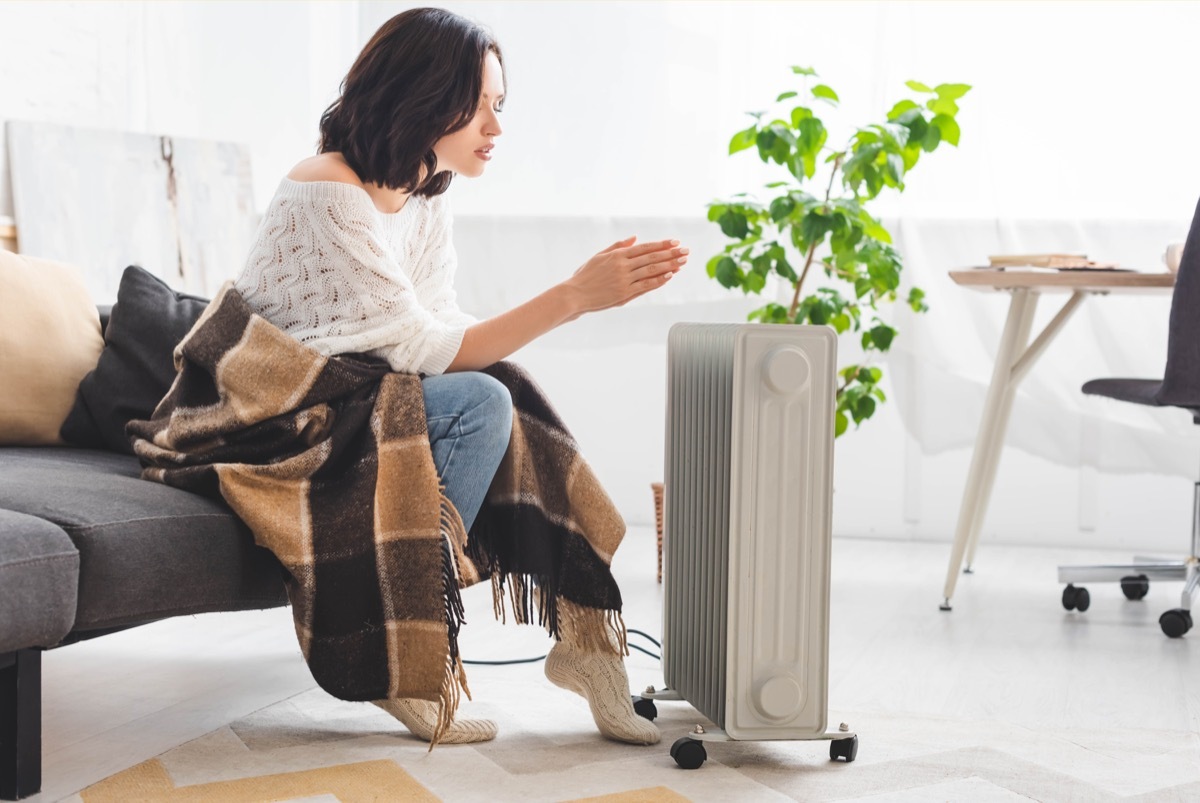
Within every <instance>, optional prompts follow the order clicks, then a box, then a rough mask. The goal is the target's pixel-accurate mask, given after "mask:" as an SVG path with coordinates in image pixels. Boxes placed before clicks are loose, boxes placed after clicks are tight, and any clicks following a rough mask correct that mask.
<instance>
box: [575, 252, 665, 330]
mask: <svg viewBox="0 0 1200 803" xmlns="http://www.w3.org/2000/svg"><path fill="white" fill-rule="evenodd" d="M636 239H637V236H636V235H635V236H633V237H630V238H628V239H625V240H620V241H618V242H615V243H613V244H612V245H610V246H609V247H608V248H605V249H604V250H603V251H601V252H600V253H598V254H596V255H595V256H594V257H592V258H591V259H589V260H588V261H587V262H585V263H584V264H583V265H582V266H581V267H580V268H579V270H577V271H575V274H574V275H573V276H572V277H571V278H570V279H567V280H566V281H565V282H563V284H564V285H566V286H567V287H570V288H571V290H572V291H573V293H574V294H575V297H576V299H577V305H578V311H577V312H576V313H575V314H574V315H572V316H571V317H570V318H568V319H567V320H568V321H573V320H575V319H576V318H578V317H579V316H580V315H582V314H583V313H585V312H598V311H599V310H602V309H608V308H610V307H620V306H624V305H625V304H626V303H628V302H629V301H631V300H633V299H635V298H637V297H638V296H640V295H643V294H644V293H648V292H650V291H651V290H656V289H658V288H659V287H662V286H663V285H664V284H666V283H667V282H668V281H670V279H671V277H672V276H674V275H675V274H676V273H677V272H678V271H679V270H680V269H681V268H682V267H683V266H684V265H685V264H687V254H688V249H687V248H685V247H683V246H680V245H679V241H678V240H660V241H658V242H653V243H642V244H641V245H633V241H634V240H636Z"/></svg>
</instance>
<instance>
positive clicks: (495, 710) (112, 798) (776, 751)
mask: <svg viewBox="0 0 1200 803" xmlns="http://www.w3.org/2000/svg"><path fill="white" fill-rule="evenodd" d="M530 669H536V670H537V671H539V672H540V665H539V666H536V667H497V668H487V669H486V670H485V669H484V668H481V667H475V668H474V675H475V677H476V678H477V680H476V683H475V684H474V685H476V686H478V690H477V691H476V699H477V701H476V702H468V703H464V707H463V713H464V715H473V716H485V717H491V718H493V719H495V720H496V721H497V722H498V724H499V726H500V731H501V732H500V735H499V737H498V738H497V739H496V740H495V741H493V742H487V743H483V744H479V745H441V746H439V747H437V748H435V749H434V750H433V751H432V752H427V745H426V744H425V743H423V742H420V741H418V740H417V739H415V738H414V737H412V736H410V735H409V734H408V733H407V732H406V731H405V730H404V729H403V727H402V726H400V725H398V724H393V722H392V720H391V719H390V718H389V717H388V716H387V715H386V714H385V713H383V712H382V711H380V710H379V709H376V708H374V707H373V706H369V705H365V704H352V703H344V702H340V701H338V700H334V699H332V698H331V697H329V696H328V695H327V694H325V693H324V692H322V691H320V690H312V691H308V692H304V693H302V694H299V695H296V696H295V697H292V698H291V699H288V700H285V701H283V702H280V703H277V704H275V705H272V706H269V707H267V708H264V709H263V710H261V711H259V712H257V713H255V714H253V715H251V716H249V717H245V718H243V719H240V720H238V721H236V722H233V723H232V724H230V725H229V726H227V727H223V728H219V729H217V730H215V731H213V732H212V733H209V734H207V735H206V736H203V737H201V738H199V739H196V740H193V741H191V742H189V743H187V744H184V745H182V746H180V747H178V748H176V749H174V750H170V751H168V752H166V753H164V754H162V755H161V756H158V757H157V758H155V759H152V760H150V761H147V762H144V763H142V764H139V765H137V766H135V767H132V768H130V769H128V770H125V771H124V772H121V773H118V774H117V775H114V776H112V777H110V778H108V779H106V780H104V781H102V782H100V783H98V784H95V785H93V786H91V787H89V788H88V789H85V790H83V792H82V793H81V794H80V795H77V796H73V797H72V798H69V799H70V800H80V801H85V802H86V803H117V801H132V800H146V801H151V800H162V801H197V800H214V801H265V800H340V801H367V800H413V801H425V800H430V801H432V800H447V801H475V800H478V801H485V800H486V801H496V800H528V801H561V800H579V799H595V800H605V801H642V800H646V801H650V800H655V801H658V800H661V801H675V800H697V801H701V800H721V801H726V800H728V801H757V800H762V801H777V800H904V801H911V800H972V801H993V800H994V801H1007V800H1022V799H1031V800H1080V801H1083V800H1087V801H1102V800H1147V801H1150V800H1154V801H1162V800H1181V801H1182V800H1197V799H1200V778H1198V776H1200V771H1198V769H1197V768H1198V767H1200V737H1197V736H1196V734H1180V733H1178V732H1167V731H1152V730H1146V731H1135V732H1130V731H1119V732H1118V731H1096V730H1089V731H1070V730H1067V731H1053V730H1036V729H1030V728H1026V727H1021V726H1016V725H1009V724H1004V723H999V722H978V721H956V720H946V719H937V718H932V717H922V716H915V715H914V716H905V715H897V714H871V713H866V712H854V713H846V712H843V713H842V714H840V716H841V717H842V718H843V719H845V720H847V721H848V722H850V723H852V727H854V728H855V730H857V731H858V732H859V733H860V734H861V736H860V739H861V742H860V748H859V758H858V760H857V761H855V762H854V763H852V764H844V763H841V762H831V761H829V759H828V748H827V744H826V743H824V742H730V743H709V744H708V745H707V748H708V761H706V762H705V764H704V765H703V766H702V767H701V768H700V769H698V770H691V771H689V770H682V769H680V768H678V767H677V766H676V765H675V763H674V761H673V760H672V759H671V758H670V756H669V754H668V750H669V746H670V744H671V742H673V741H674V740H675V739H677V738H679V737H680V736H682V735H684V734H685V733H687V732H688V731H689V730H690V729H691V728H692V727H693V726H694V724H695V723H696V722H704V719H703V718H702V717H700V715H699V714H698V713H697V712H696V711H695V709H693V708H692V707H691V706H689V705H687V704H686V703H680V702H676V703H667V702H664V703H660V704H659V718H658V720H657V722H658V724H659V725H660V727H661V728H662V730H663V741H662V742H661V743H660V744H658V745H654V746H650V747H634V746H629V745H622V744H619V743H615V742H610V741H608V740H605V739H603V738H602V737H600V736H599V735H598V734H597V733H595V732H594V730H593V729H592V728H591V723H590V719H589V715H588V711H587V706H586V703H584V701H583V700H582V699H578V698H574V697H573V696H572V695H570V694H569V693H566V692H562V693H560V692H561V690H559V689H556V688H553V687H551V686H550V685H549V684H548V683H546V682H545V681H541V682H538V681H539V680H540V678H539V677H536V676H531V675H534V674H535V673H534V672H531V671H530ZM516 674H520V675H522V676H523V677H522V678H516V677H513V675H516Z"/></svg>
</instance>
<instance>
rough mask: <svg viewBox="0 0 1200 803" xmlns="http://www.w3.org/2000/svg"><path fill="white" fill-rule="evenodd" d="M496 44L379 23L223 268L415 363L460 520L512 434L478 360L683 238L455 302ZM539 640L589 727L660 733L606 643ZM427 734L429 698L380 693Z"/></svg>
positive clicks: (639, 283) (493, 110)
mask: <svg viewBox="0 0 1200 803" xmlns="http://www.w3.org/2000/svg"><path fill="white" fill-rule="evenodd" d="M506 88H507V85H506V82H505V78H504V62H503V57H502V55H501V52H500V47H499V45H498V44H497V43H496V42H495V41H494V39H493V38H492V37H491V36H490V35H489V34H488V33H487V32H486V31H485V30H484V29H482V28H481V27H479V26H478V25H476V24H474V23H472V22H470V21H468V20H466V19H463V18H462V17H459V16H457V15H455V14H452V13H450V12H447V11H444V10H441V9H435V8H419V9H413V10H410V11H406V12H404V13H402V14H399V15H397V16H395V17H393V18H392V19H390V20H389V21H388V22H386V23H385V24H384V25H383V26H382V27H381V28H380V29H379V30H378V31H377V32H376V33H375V35H374V36H373V37H372V38H371V40H370V41H369V42H368V43H367V45H366V47H365V48H364V49H363V51H362V53H361V54H359V56H358V58H357V59H356V60H355V62H354V65H353V66H352V67H351V69H350V72H349V74H348V75H347V76H346V79H345V81H344V82H343V84H342V95H341V97H340V98H338V100H337V101H335V102H334V103H333V104H332V105H331V106H330V107H329V108H328V109H327V110H326V112H325V113H324V115H323V116H322V118H321V124H320V132H321V137H320V145H319V149H318V151H319V152H318V155H316V156H313V157H311V158H308V159H305V160H303V161H301V162H300V163H299V164H297V165H296V166H295V167H294V168H293V169H292V170H291V172H289V173H288V175H287V177H286V178H284V179H283V180H282V181H281V183H280V185H279V188H278V190H277V191H276V194H275V196H274V198H273V199H272V200H271V202H270V204H269V206H268V208H267V212H266V216H265V218H264V220H263V224H262V226H261V227H260V229H259V232H258V235H257V239H256V241H255V244H254V246H253V248H252V250H251V253H250V256H249V258H248V260H247V264H246V266H245V269H244V270H243V271H242V273H241V275H240V276H239V277H238V278H237V280H236V282H235V289H236V290H237V291H238V292H239V293H241V295H242V296H243V297H244V298H245V300H246V301H247V302H248V303H249V304H250V306H251V307H252V308H253V309H254V310H255V311H256V312H257V313H258V314H260V315H262V316H263V317H264V318H266V319H267V320H269V321H270V322H271V323H272V324H274V325H276V326H277V327H279V328H280V329H283V330H284V331H286V332H288V333H289V334H291V335H292V336H293V337H295V338H297V339H299V340H300V341H301V342H303V343H305V344H306V345H308V346H310V347H311V348H313V349H315V350H317V351H319V352H321V353H324V354H343V353H350V352H358V353H367V354H370V355H372V356H377V357H381V358H384V359H386V360H387V362H388V363H389V365H390V366H391V367H392V369H393V370H395V371H401V372H406V373H416V374H420V375H421V376H422V389H423V394H424V400H425V412H426V418H427V422H428V430H429V440H430V445H431V448H432V454H433V459H434V464H435V466H436V468H437V471H438V474H439V477H440V478H441V480H442V482H443V483H444V485H445V495H446V496H447V497H448V498H449V499H450V500H452V502H453V503H454V506H455V508H456V509H457V510H458V512H459V515H460V516H461V517H462V520H463V524H464V526H465V528H466V529H467V530H468V531H469V530H470V528H471V524H472V522H473V521H474V520H475V517H476V515H477V514H478V512H479V510H480V507H481V505H482V503H483V501H484V497H485V494H486V492H487V490H488V487H489V485H490V483H491V481H492V478H493V476H494V475H495V472H496V469H497V468H498V466H499V465H500V462H501V459H502V458H503V457H504V455H505V451H506V449H507V447H508V444H509V437H510V432H511V427H512V418H513V407H512V398H511V395H510V393H509V391H508V389H507V388H506V387H505V386H504V385H503V384H502V383H501V382H499V381H498V380H497V379H495V378H493V377H491V376H489V375H487V374H484V373H480V370H481V369H483V368H485V367H487V366H490V365H492V364H493V363H495V362H497V361H499V360H503V359H505V358H506V357H508V356H509V355H511V354H512V353H513V352H514V351H516V350H518V349H519V348H521V347H522V346H524V345H526V344H527V343H529V342H531V341H532V340H534V339H535V338H537V337H539V336H540V335H543V334H545V333H546V332H548V331H550V330H551V329H554V328H555V327H556V326H559V325H560V324H563V323H566V322H568V321H572V320H574V319H575V318H578V317H579V316H580V315H583V314H584V313H588V312H596V311H599V310H602V309H608V308H610V307H616V306H621V305H623V304H625V303H626V302H628V301H629V300H631V299H633V298H636V297H638V296H640V295H642V294H644V293H647V292H650V291H651V290H654V289H657V288H659V287H662V286H663V285H664V284H666V283H667V281H669V280H670V278H671V277H672V276H673V275H674V274H675V273H676V272H677V271H679V270H680V269H681V268H682V267H683V265H684V264H685V263H686V262H687V253H688V249H686V248H683V247H680V246H679V243H678V241H676V240H670V241H661V242H653V243H644V244H634V241H635V239H636V238H635V237H630V238H628V239H626V240H623V241H620V242H617V243H613V244H612V245H611V246H609V247H608V248H606V249H604V250H603V251H601V252H599V253H597V254H596V255H595V256H593V257H592V258H591V259H589V260H588V261H587V262H586V263H584V265H583V266H581V267H580V268H579V269H578V270H576V271H575V272H574V274H573V275H572V276H571V277H570V278H568V279H566V280H565V281H562V282H560V283H559V284H557V285H555V286H553V287H551V288H550V289H548V290H546V291H545V292H543V293H541V294H540V295H538V296H537V297H535V298H533V299H532V300H530V301H527V302H526V303H524V304H522V305H520V306H518V307H516V308H514V309H512V310H510V311H508V312H505V313H503V314H501V315H497V316H495V317H494V318H490V319H488V320H486V321H480V320H478V319H476V318H474V317H473V316H471V315H468V314H466V313H464V312H462V311H461V310H459V308H458V305H457V303H456V296H455V292H454V289H453V286H452V283H453V279H454V272H455V254H454V248H453V245H452V242H451V217H450V212H449V209H448V206H447V204H446V200H445V198H444V196H443V193H444V192H445V191H446V190H447V189H448V188H449V186H450V182H451V180H452V179H453V177H454V175H455V174H461V175H465V176H471V177H475V176H480V175H482V174H483V171H484V168H485V167H486V164H487V162H488V161H489V160H490V159H491V158H492V151H493V148H494V146H495V141H496V138H497V137H499V136H500V134H501V126H500V122H499V117H498V115H499V113H500V110H501V108H502V106H503V103H504V96H505V92H506ZM560 635H561V636H562V640H561V641H559V642H557V643H556V644H555V645H554V647H553V648H552V650H551V652H550V655H549V656H548V657H547V660H546V667H545V671H546V675H547V677H548V678H550V680H551V681H553V682H554V683H555V684H557V685H559V686H561V687H563V688H567V689H570V690H572V691H575V692H577V693H579V694H581V695H582V696H584V697H585V698H586V699H587V700H588V702H589V704H590V707H591V710H592V714H593V717H594V719H595V721H596V724H597V726H598V727H599V729H600V731H601V733H603V734H604V735H605V736H608V737H609V738H613V739H617V740H619V741H624V742H629V743H633V744H653V743H656V742H657V741H658V740H659V738H660V734H659V732H658V729H657V728H656V727H655V726H654V725H653V723H651V722H649V721H647V720H645V719H642V718H640V717H638V716H637V715H636V714H635V713H634V711H633V707H632V705H631V704H630V698H629V681H628V678H627V676H626V674H625V667H624V664H623V662H622V659H621V658H620V657H619V655H612V654H608V653H597V652H595V651H589V650H587V649H583V647H582V645H579V644H573V643H572V639H571V637H570V634H568V633H561V634H560ZM377 704H378V705H380V706H381V707H383V708H384V709H385V710H387V711H389V712H390V713H392V714H393V715H394V716H395V717H396V718H397V719H399V720H400V721H401V722H403V723H404V725H405V726H406V727H407V728H408V729H409V730H410V731H412V732H413V733H414V734H416V735H417V736H419V737H421V738H423V739H425V740H427V741H428V740H430V739H431V738H432V735H433V733H434V729H435V725H436V722H437V715H438V708H437V705H436V704H435V703H432V702H430V701H427V700H418V699H395V700H380V701H377ZM495 734H496V727H495V725H494V724H493V723H492V722H490V721H487V720H457V721H455V722H454V723H453V724H452V725H451V727H450V729H449V730H448V731H447V732H446V733H445V735H444V736H442V737H441V739H440V741H443V742H475V741H484V740H487V739H491V738H493V737H494V736H495Z"/></svg>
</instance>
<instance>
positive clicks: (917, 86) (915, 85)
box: [904, 81, 933, 92]
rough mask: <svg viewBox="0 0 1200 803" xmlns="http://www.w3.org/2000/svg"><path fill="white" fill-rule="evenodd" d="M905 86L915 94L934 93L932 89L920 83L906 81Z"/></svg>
mask: <svg viewBox="0 0 1200 803" xmlns="http://www.w3.org/2000/svg"><path fill="white" fill-rule="evenodd" d="M904 85H905V86H906V87H908V88H909V89H911V90H913V91H914V92H933V90H932V89H930V88H929V87H927V86H925V84H923V83H921V82H920V81H905V82H904Z"/></svg>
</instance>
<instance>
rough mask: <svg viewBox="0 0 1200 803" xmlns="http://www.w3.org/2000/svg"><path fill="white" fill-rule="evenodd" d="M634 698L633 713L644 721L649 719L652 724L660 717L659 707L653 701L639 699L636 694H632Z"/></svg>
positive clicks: (643, 698)
mask: <svg viewBox="0 0 1200 803" xmlns="http://www.w3.org/2000/svg"><path fill="white" fill-rule="evenodd" d="M630 697H632V698H633V711H634V713H635V714H637V715H638V716H639V717H641V718H642V719H648V720H650V721H651V722H653V721H654V720H655V718H657V717H658V706H656V705H655V704H654V701H653V700H648V699H646V698H645V697H638V696H637V695H636V694H631V695H630Z"/></svg>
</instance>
